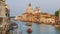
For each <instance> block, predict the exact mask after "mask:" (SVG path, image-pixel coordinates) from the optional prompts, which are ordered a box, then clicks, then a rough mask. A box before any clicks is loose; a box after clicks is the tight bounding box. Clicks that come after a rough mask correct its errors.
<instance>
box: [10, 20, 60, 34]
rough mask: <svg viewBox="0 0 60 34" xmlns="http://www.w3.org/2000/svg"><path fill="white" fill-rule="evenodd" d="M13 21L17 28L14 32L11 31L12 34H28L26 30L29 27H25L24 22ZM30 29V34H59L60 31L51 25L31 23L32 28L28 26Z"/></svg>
mask: <svg viewBox="0 0 60 34" xmlns="http://www.w3.org/2000/svg"><path fill="white" fill-rule="evenodd" d="M11 21H14V22H16V23H17V24H18V28H17V29H15V30H16V31H15V30H12V33H13V34H14V33H15V34H20V33H22V34H28V33H27V29H28V28H29V26H27V25H26V22H20V21H15V20H11ZM30 28H31V29H32V33H31V34H60V29H57V28H55V27H54V26H52V25H46V24H40V25H39V24H35V23H32V26H30Z"/></svg>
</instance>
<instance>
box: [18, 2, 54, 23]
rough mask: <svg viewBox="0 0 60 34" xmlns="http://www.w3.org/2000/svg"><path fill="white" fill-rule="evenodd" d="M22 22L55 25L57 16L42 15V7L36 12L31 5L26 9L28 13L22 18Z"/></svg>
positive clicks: (37, 8)
mask: <svg viewBox="0 0 60 34" xmlns="http://www.w3.org/2000/svg"><path fill="white" fill-rule="evenodd" d="M18 19H19V18H18ZM20 20H22V21H30V22H40V23H53V22H54V23H55V15H50V14H48V13H42V12H41V10H40V7H36V9H35V10H34V9H33V8H32V6H31V3H30V4H29V5H28V7H27V9H26V12H25V13H23V14H22V16H21V17H20Z"/></svg>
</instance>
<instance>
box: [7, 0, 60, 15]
mask: <svg viewBox="0 0 60 34" xmlns="http://www.w3.org/2000/svg"><path fill="white" fill-rule="evenodd" d="M29 3H31V4H32V7H33V9H35V8H36V6H38V7H40V10H41V12H45V13H50V14H54V12H55V11H56V10H58V9H59V8H60V4H59V3H60V0H6V4H8V6H9V9H10V16H16V15H22V13H24V12H26V8H27V7H28V4H29Z"/></svg>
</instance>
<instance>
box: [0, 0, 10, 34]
mask: <svg viewBox="0 0 60 34" xmlns="http://www.w3.org/2000/svg"><path fill="white" fill-rule="evenodd" d="M8 31H9V8H8V5H7V4H6V3H5V0H0V34H7V32H8Z"/></svg>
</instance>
